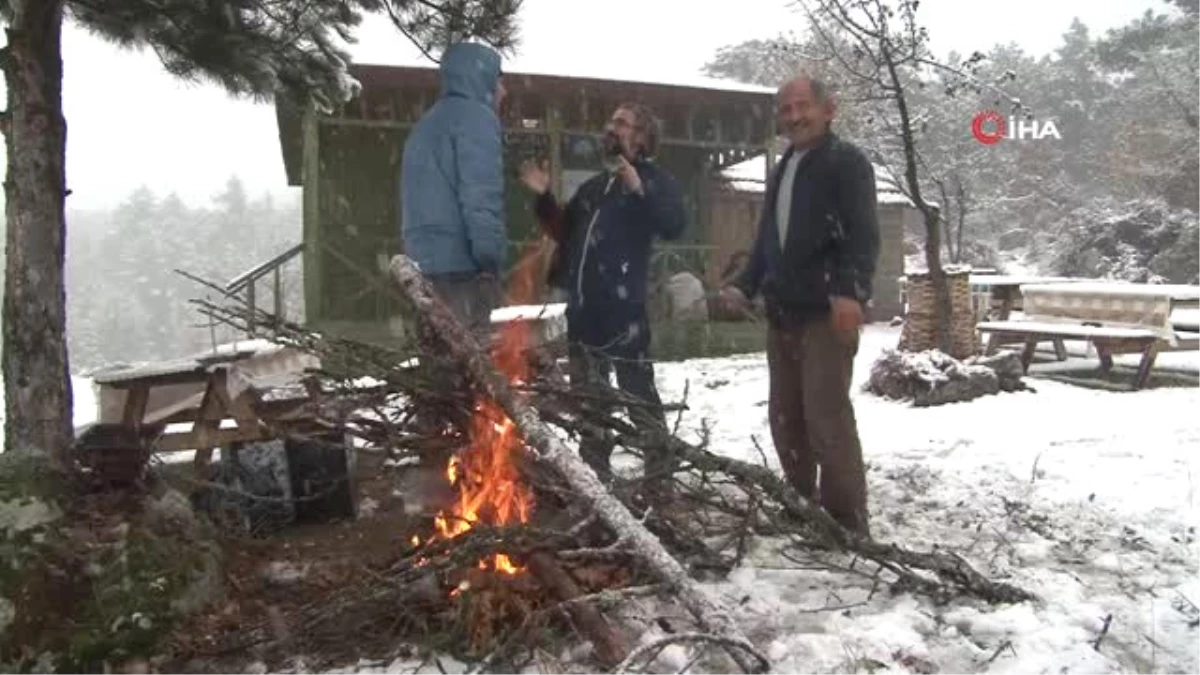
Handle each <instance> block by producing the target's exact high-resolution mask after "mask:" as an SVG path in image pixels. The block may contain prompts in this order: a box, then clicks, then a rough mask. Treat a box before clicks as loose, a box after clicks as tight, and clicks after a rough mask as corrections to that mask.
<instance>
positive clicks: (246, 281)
mask: <svg viewBox="0 0 1200 675" xmlns="http://www.w3.org/2000/svg"><path fill="white" fill-rule="evenodd" d="M303 251H304V242H301V243H299V244H296V245H295V246H293V247H291V248H289V249H288V250H286V251H284V252H283V253H280V254H279V255H277V256H275V257H274V258H271V259H270V260H267V261H266V262H263V263H259V264H258V265H255V266H254V267H252V268H250V269H249V270H246V271H245V272H242V273H241V274H239V275H237V276H236V277H234V278H233V279H231V280H230V281H229V282H228V283H226V284H225V292H226V293H228V294H229V295H237V294H238V293H244V295H245V297H244V301H245V303H246V306H247V307H248V308H249V310H250V311H249V316H248V318H247V319H246V333H247V334H249V336H250V337H254V336H255V333H256V330H255V322H254V314H255V311H256V310H257V307H258V297H257V295H258V293H257V283H258V281H259V280H260V279H262V278H263V277H265V276H267V275H268V274H269V275H271V283H272V287H273V289H274V312H273V315H274V316H275V318H276V319H279V320H282V319H283V318H284V317H283V276H282V273H281V268H282V267H283V266H284V265H285V264H287V262H288V261H289V260H291V259H292V258H295V257H296V256H298V255H300V254H301V253H302V252H303Z"/></svg>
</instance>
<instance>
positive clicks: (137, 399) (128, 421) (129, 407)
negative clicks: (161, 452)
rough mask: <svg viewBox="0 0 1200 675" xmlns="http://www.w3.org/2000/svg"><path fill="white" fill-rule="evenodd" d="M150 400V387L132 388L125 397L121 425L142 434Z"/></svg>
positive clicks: (143, 385)
mask: <svg viewBox="0 0 1200 675" xmlns="http://www.w3.org/2000/svg"><path fill="white" fill-rule="evenodd" d="M149 400H150V386H149V385H147V384H142V385H140V386H136V387H132V388H131V389H130V390H129V393H128V394H126V396H125V410H124V412H123V413H122V416H121V424H123V425H125V426H127V427H129V428H130V429H133V430H134V432H135V433H137V432H140V431H141V428H142V421H143V420H145V419H146V403H147V402H148V401H149Z"/></svg>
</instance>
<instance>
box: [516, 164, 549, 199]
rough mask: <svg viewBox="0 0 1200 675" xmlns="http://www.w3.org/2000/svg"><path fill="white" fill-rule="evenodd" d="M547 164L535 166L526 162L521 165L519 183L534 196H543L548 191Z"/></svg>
mask: <svg viewBox="0 0 1200 675" xmlns="http://www.w3.org/2000/svg"><path fill="white" fill-rule="evenodd" d="M548 166H549V162H548V161H543V162H542V163H541V164H537V163H536V162H534V161H532V160H527V161H525V162H523V163H522V164H521V182H522V183H524V184H525V187H527V188H529V189H530V191H532V192H533V193H534V194H539V195H540V194H545V193H547V192H549V191H550V172H549V170H548Z"/></svg>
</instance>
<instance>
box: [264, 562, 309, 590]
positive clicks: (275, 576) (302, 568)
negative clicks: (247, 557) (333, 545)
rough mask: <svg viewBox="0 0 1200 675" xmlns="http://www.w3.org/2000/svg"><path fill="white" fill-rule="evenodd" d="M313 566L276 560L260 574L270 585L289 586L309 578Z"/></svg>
mask: <svg viewBox="0 0 1200 675" xmlns="http://www.w3.org/2000/svg"><path fill="white" fill-rule="evenodd" d="M310 567H311V565H297V564H295V563H290V562H286V561H279V560H276V561H275V562H272V563H270V564H269V565H267V566H266V567H264V568H263V569H262V571H260V572H259V574H260V575H261V576H262V578H263V579H264V580H265V581H267V582H268V583H271V584H275V585H277V586H288V585H291V584H294V583H296V582H298V581H303V580H304V578H305V577H307V576H308V570H309V568H310Z"/></svg>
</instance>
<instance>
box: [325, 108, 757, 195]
mask: <svg viewBox="0 0 1200 675" xmlns="http://www.w3.org/2000/svg"><path fill="white" fill-rule="evenodd" d="M320 123H321V125H322V126H338V127H369V128H373V129H395V130H398V131H407V130H409V129H411V128H412V127H413V126H414V125H413V124H412V123H411V122H396V121H392V120H360V119H353V118H348V117H322V118H321V120H320ZM506 131H520V132H522V133H527V134H548V133H549V130H547V129H518V128H516V127H512V128H508V129H506ZM562 133H564V134H570V135H578V136H594V137H597V138H598V137H600V136H601V135H602V133H601V132H599V131H595V130H592V129H586V130H584V129H566V128H564V129H563V130H562ZM659 143H660V144H661V145H677V146H682V147H688V148H708V149H712V150H745V151H747V152H751V153H756V154H757V153H761V152H762V149H763V146H762V145H761V144H756V143H732V142H718V141H703V140H690V139H687V138H678V137H669V138H662V139H660V140H659ZM305 146H306V147H307V142H305ZM306 192H307V190H306Z"/></svg>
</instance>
